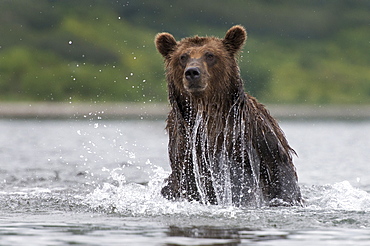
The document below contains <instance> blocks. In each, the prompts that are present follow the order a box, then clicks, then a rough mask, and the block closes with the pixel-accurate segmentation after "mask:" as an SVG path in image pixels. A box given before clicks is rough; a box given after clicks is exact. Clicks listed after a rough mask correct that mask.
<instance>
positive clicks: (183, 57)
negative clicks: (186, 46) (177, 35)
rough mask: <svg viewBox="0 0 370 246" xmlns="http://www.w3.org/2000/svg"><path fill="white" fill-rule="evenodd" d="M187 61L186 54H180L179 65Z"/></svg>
mask: <svg viewBox="0 0 370 246" xmlns="http://www.w3.org/2000/svg"><path fill="white" fill-rule="evenodd" d="M187 60H188V54H182V55H181V56H180V62H181V63H183V64H184V63H186V61H187Z"/></svg>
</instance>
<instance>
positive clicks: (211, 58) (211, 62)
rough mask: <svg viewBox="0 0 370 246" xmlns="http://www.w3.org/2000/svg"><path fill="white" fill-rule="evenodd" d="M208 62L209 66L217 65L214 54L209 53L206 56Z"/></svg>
mask: <svg viewBox="0 0 370 246" xmlns="http://www.w3.org/2000/svg"><path fill="white" fill-rule="evenodd" d="M205 57H206V61H207V63H208V64H209V65H214V64H215V63H216V57H215V55H214V54H213V53H210V52H207V53H206V54H205Z"/></svg>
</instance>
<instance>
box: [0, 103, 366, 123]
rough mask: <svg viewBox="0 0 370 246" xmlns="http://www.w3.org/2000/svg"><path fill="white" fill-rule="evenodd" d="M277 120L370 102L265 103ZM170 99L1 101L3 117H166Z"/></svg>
mask: <svg viewBox="0 0 370 246" xmlns="http://www.w3.org/2000/svg"><path fill="white" fill-rule="evenodd" d="M266 108H267V109H268V110H269V111H270V113H271V114H272V116H274V117H275V118H277V119H278V120H280V119H282V120H285V119H287V120H308V119H322V120H331V119H337V120H370V105H321V106H315V105H273V104H271V105H266ZM168 112H169V106H168V104H167V103H121V102H119V103H113V102H109V103H44V102H28V103H25V102H19V103H13V102H12V103H10V102H2V103H0V119H84V118H85V119H91V118H96V117H99V118H101V119H165V118H166V117H167V114H168Z"/></svg>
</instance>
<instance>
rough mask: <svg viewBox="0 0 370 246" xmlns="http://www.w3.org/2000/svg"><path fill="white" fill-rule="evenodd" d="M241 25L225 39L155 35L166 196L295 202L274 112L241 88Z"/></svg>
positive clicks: (293, 179)
mask: <svg viewBox="0 0 370 246" xmlns="http://www.w3.org/2000/svg"><path fill="white" fill-rule="evenodd" d="M246 37H247V35H246V31H245V29H244V27H242V26H239V25H237V26H234V27H232V28H230V29H229V30H228V31H227V33H226V35H225V37H224V38H223V39H220V38H216V37H198V36H195V37H190V38H184V39H182V40H181V41H176V40H175V38H174V37H173V36H172V35H171V34H169V33H159V34H157V36H156V37H155V44H156V47H157V49H158V51H159V52H160V53H161V54H162V56H163V57H164V60H165V67H166V80H167V83H168V95H169V103H170V106H171V110H170V113H169V115H168V118H167V127H166V129H167V131H168V134H169V144H168V149H169V160H170V165H171V169H172V172H171V174H170V176H169V177H168V179H167V180H166V185H165V186H164V187H163V188H162V191H161V193H162V195H163V196H164V197H166V198H168V199H171V200H179V199H186V200H189V201H193V200H195V201H200V202H201V203H204V204H219V205H225V206H229V205H233V206H265V205H270V206H276V205H300V204H301V193H300V189H299V186H298V179H297V174H296V171H295V167H294V165H293V162H292V154H294V153H295V152H294V150H293V149H292V148H291V147H290V146H289V144H288V142H287V140H286V138H285V136H284V133H283V131H282V130H281V129H280V127H279V126H278V123H277V122H276V120H275V119H274V118H273V117H272V116H271V115H270V114H269V112H268V111H267V110H266V109H265V107H264V106H263V105H262V104H260V103H258V102H257V100H256V99H255V98H254V97H252V96H250V95H248V94H246V93H245V92H244V89H243V81H242V79H241V77H240V71H239V67H238V64H237V54H238V51H240V49H241V48H242V46H243V45H244V42H245V40H246Z"/></svg>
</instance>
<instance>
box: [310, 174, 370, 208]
mask: <svg viewBox="0 0 370 246" xmlns="http://www.w3.org/2000/svg"><path fill="white" fill-rule="evenodd" d="M306 192H307V193H306V194H304V195H305V196H306V205H307V207H308V208H312V209H328V210H347V211H370V194H369V193H368V192H366V191H364V190H361V189H358V188H355V187H353V186H352V185H351V184H350V182H348V181H342V182H339V183H335V184H333V185H330V184H327V185H323V186H312V187H310V188H308V189H307V190H306ZM307 195H308V196H307Z"/></svg>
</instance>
